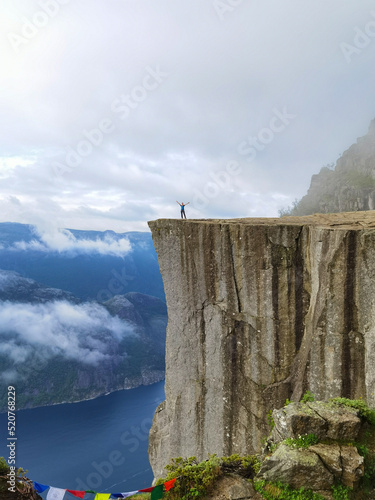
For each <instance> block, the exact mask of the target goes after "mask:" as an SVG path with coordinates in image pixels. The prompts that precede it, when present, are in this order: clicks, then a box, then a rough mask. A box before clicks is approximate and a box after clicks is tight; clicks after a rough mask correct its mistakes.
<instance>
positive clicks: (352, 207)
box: [281, 120, 375, 215]
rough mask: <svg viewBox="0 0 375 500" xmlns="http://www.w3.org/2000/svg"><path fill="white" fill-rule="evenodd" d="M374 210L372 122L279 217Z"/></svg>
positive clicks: (374, 139)
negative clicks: (366, 130) (297, 200)
mask: <svg viewBox="0 0 375 500" xmlns="http://www.w3.org/2000/svg"><path fill="white" fill-rule="evenodd" d="M374 209H375V120H373V121H372V122H371V124H370V127H369V131H368V133H367V135H365V136H363V137H360V138H358V139H357V142H356V143H355V144H353V145H352V146H351V147H350V148H349V149H348V150H347V151H345V152H344V153H343V154H342V156H341V157H340V158H339V159H338V160H337V162H336V166H335V168H333V165H332V166H330V167H323V168H322V169H321V170H320V172H319V174H316V175H313V176H312V178H311V184H310V188H309V190H308V192H307V194H306V195H305V196H304V197H303V198H302V199H301V200H300V201H299V202H296V203H295V204H294V207H293V208H290V209H287V210H285V211H283V210H282V211H281V214H290V215H307V214H313V213H317V212H320V213H333V212H350V211H358V210H374Z"/></svg>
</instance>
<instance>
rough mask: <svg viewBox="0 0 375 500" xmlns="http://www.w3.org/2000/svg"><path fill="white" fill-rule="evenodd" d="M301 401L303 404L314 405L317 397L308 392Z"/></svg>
mask: <svg viewBox="0 0 375 500" xmlns="http://www.w3.org/2000/svg"><path fill="white" fill-rule="evenodd" d="M301 401H302V403H312V402H313V401H315V395H314V394H313V393H312V392H310V391H306V392H305V394H304V395H303V396H302V399H301Z"/></svg>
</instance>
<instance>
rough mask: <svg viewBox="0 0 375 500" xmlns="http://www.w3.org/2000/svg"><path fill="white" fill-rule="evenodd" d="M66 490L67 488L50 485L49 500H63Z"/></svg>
mask: <svg viewBox="0 0 375 500" xmlns="http://www.w3.org/2000/svg"><path fill="white" fill-rule="evenodd" d="M65 492H66V490H62V489H61V488H54V487H53V486H50V488H49V492H48V493H47V500H63V498H64V495H65Z"/></svg>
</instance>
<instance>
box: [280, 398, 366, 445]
mask: <svg viewBox="0 0 375 500" xmlns="http://www.w3.org/2000/svg"><path fill="white" fill-rule="evenodd" d="M272 417H273V420H274V423H275V427H274V429H273V431H272V433H271V440H272V441H273V442H274V443H279V442H280V441H283V440H284V439H287V438H292V439H295V438H296V437H298V436H302V435H305V434H315V435H316V436H317V437H318V439H336V440H340V439H346V440H348V441H353V440H356V439H357V437H358V433H359V431H360V428H361V419H360V418H359V416H358V411H357V410H355V409H354V408H348V407H344V406H339V405H336V404H332V403H324V402H323V401H317V402H310V403H291V404H289V405H288V406H286V407H284V408H281V409H280V410H274V411H273V412H272Z"/></svg>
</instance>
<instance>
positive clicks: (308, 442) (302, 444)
mask: <svg viewBox="0 0 375 500" xmlns="http://www.w3.org/2000/svg"><path fill="white" fill-rule="evenodd" d="M318 441H319V439H318V437H317V436H316V435H315V434H304V435H303V436H299V437H298V438H295V439H293V438H287V439H284V441H283V443H285V444H286V445H287V446H289V447H290V448H308V447H309V446H312V445H313V444H316V443H318Z"/></svg>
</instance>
